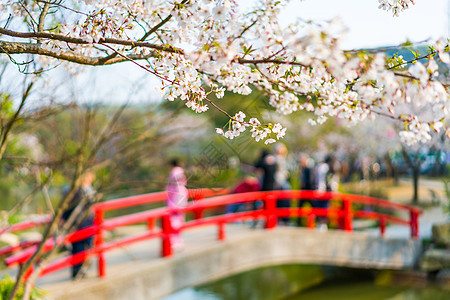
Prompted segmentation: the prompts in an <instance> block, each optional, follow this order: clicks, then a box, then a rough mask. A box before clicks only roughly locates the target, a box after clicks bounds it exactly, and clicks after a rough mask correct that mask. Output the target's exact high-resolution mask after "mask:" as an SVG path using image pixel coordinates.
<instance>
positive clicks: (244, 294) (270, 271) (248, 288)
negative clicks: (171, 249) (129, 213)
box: [164, 265, 450, 300]
mask: <svg viewBox="0 0 450 300" xmlns="http://www.w3.org/2000/svg"><path fill="white" fill-rule="evenodd" d="M377 273H378V272H375V271H370V270H354V269H346V268H336V267H321V266H310V265H283V266H276V267H267V268H261V269H257V270H252V271H249V272H245V273H242V274H238V275H235V276H231V277H228V278H225V279H222V280H218V281H215V282H212V283H208V284H205V285H202V286H198V287H195V288H187V289H184V290H182V291H180V292H177V293H175V294H173V295H171V296H169V297H166V298H164V300H194V299H195V300H253V299H254V300H278V299H286V300H300V299H301V300H320V299H324V300H325V299H326V300H328V299H333V300H379V299H390V300H422V299H424V300H427V299H430V300H441V299H442V300H444V299H445V300H448V299H450V291H449V290H444V289H442V288H439V287H437V286H430V285H428V286H426V287H424V288H420V289H419V288H417V286H416V285H414V287H408V286H405V285H399V284H394V285H392V284H391V285H389V284H388V283H387V282H382V281H383V280H379V278H378V280H377V278H376V274H377ZM380 283H382V285H380Z"/></svg>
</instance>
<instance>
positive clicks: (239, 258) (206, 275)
mask: <svg viewBox="0 0 450 300" xmlns="http://www.w3.org/2000/svg"><path fill="white" fill-rule="evenodd" d="M132 230H139V228H138V227H134V228H133V229H132ZM142 230H144V228H143V227H142ZM226 232H227V238H226V241H218V240H217V228H216V227H212V226H209V227H203V228H199V229H194V230H191V231H188V232H186V233H184V234H183V236H184V240H185V247H184V248H183V250H181V251H178V252H176V254H175V255H174V257H172V258H161V257H159V255H160V251H161V250H160V249H161V245H160V240H159V239H156V240H151V241H147V242H142V243H138V244H135V245H132V246H129V247H126V248H125V249H117V250H114V251H111V252H109V253H107V254H106V256H107V257H106V259H107V262H108V266H107V276H106V278H103V279H100V278H97V274H96V270H95V267H96V261H95V260H94V261H93V264H92V266H91V268H90V270H89V272H88V276H87V277H86V278H84V279H83V280H80V281H77V282H72V281H70V280H69V276H70V270H67V269H66V270H63V271H60V272H56V273H54V274H50V275H48V276H45V277H44V278H41V279H39V281H38V283H37V284H38V286H41V287H42V288H44V289H45V290H47V291H48V292H49V293H50V294H49V298H50V299H64V300H69V299H158V298H159V297H161V296H164V295H167V294H170V293H173V292H175V291H177V290H179V289H182V288H184V287H188V286H191V285H197V284H201V283H204V282H207V281H211V280H215V279H218V278H221V277H225V276H229V275H232V274H235V273H239V272H243V271H246V270H249V269H253V268H257V267H263V266H268V265H276V264H284V263H317V264H327V265H338V266H353V267H360V268H392V269H401V268H410V267H412V266H413V264H414V263H415V260H416V258H417V255H418V254H419V252H420V242H418V241H414V240H411V239H405V238H403V239H394V238H379V237H375V236H374V234H371V233H370V232H353V233H351V234H349V233H346V232H343V231H331V230H330V231H327V232H317V231H315V230H309V229H304V228H292V227H278V228H276V229H275V230H272V231H266V230H262V229H249V226H247V225H242V224H241V225H236V224H231V225H227V230H226ZM127 234H129V233H127Z"/></svg>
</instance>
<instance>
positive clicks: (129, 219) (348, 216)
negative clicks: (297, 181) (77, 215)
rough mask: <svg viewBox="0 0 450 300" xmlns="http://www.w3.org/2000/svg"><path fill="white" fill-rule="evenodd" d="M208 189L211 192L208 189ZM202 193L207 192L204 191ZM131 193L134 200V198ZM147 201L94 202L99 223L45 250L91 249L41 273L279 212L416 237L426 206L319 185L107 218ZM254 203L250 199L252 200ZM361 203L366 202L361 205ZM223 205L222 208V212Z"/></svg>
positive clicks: (17, 258) (28, 252) (102, 270)
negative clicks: (128, 232) (366, 223)
mask: <svg viewBox="0 0 450 300" xmlns="http://www.w3.org/2000/svg"><path fill="white" fill-rule="evenodd" d="M156 194H157V195H155V196H154V197H155V198H154V199H156V198H158V197H162V196H163V193H156ZM205 194H208V193H205ZM205 194H202V195H205ZM130 199H131V200H130ZM278 199H290V200H293V199H299V200H301V199H303V200H312V201H331V200H332V201H334V202H336V203H338V204H339V205H337V206H335V207H334V208H317V207H312V208H302V207H299V208H279V207H277V205H276V204H277V200H278ZM256 201H260V202H262V203H263V206H262V207H257V206H255V205H254V207H257V208H255V209H250V210H248V211H243V212H235V213H225V207H227V206H228V205H230V204H236V203H249V204H251V203H253V202H256ZM143 202H145V201H144V200H142V198H140V197H139V196H135V197H129V198H124V199H118V200H112V201H109V202H105V203H101V205H97V206H96V207H95V208H94V212H95V216H96V217H95V223H94V225H93V226H91V227H88V228H84V229H81V230H79V231H76V232H73V233H71V234H69V235H67V236H65V237H59V238H57V239H49V240H48V241H46V242H45V245H44V252H45V251H49V250H50V249H52V248H53V247H54V246H55V243H56V244H60V243H65V244H66V243H72V242H75V241H80V240H83V239H86V238H87V237H89V236H94V246H93V248H92V249H89V250H86V251H84V252H80V253H78V254H75V255H71V256H68V257H65V258H62V259H59V260H56V261H53V262H51V263H50V264H48V265H47V266H46V267H45V268H44V269H43V270H42V271H41V273H40V275H41V276H43V275H45V274H48V273H51V272H54V271H57V270H60V269H63V268H67V267H69V266H71V265H74V264H78V263H80V262H82V261H84V260H86V259H87V258H89V257H91V256H96V257H97V258H98V274H99V276H100V277H104V276H105V275H106V259H105V253H106V252H108V251H110V250H113V249H117V248H119V247H123V246H126V245H130V244H133V243H136V242H140V241H145V240H149V239H154V238H159V239H161V255H162V256H164V257H169V256H171V255H172V254H173V247H172V244H171V236H172V235H173V234H174V233H178V232H183V231H186V230H190V229H192V228H198V227H200V226H208V225H209V226H211V225H212V226H217V229H218V231H217V238H218V239H219V240H224V239H225V238H226V230H225V229H226V228H225V225H226V224H227V223H231V222H235V221H245V220H258V219H260V220H264V221H265V228H266V229H273V228H275V227H276V226H277V220H278V218H280V217H293V216H295V217H306V218H307V220H308V222H307V224H308V225H307V226H308V227H309V228H314V226H315V218H316V217H331V216H332V217H334V218H336V219H337V220H338V224H339V226H338V228H339V229H343V230H345V231H348V232H351V231H352V230H353V220H354V219H357V218H362V219H372V220H377V221H378V223H379V227H380V234H381V235H384V233H385V228H386V224H387V223H393V224H400V225H406V226H409V227H410V228H411V237H412V238H417V237H418V235H419V232H418V217H419V215H420V214H421V210H420V209H417V208H414V207H411V206H408V205H403V204H398V203H392V202H389V201H386V200H381V199H376V198H372V197H367V196H358V195H349V194H340V193H331V192H318V191H267V192H251V193H242V194H228V195H221V196H214V197H210V198H205V199H203V200H199V201H194V202H191V204H190V205H189V206H188V207H186V208H182V209H169V208H167V207H161V208H156V209H151V210H147V211H142V212H138V213H133V214H128V215H123V216H120V217H113V218H108V219H105V218H104V215H105V214H104V213H105V211H108V210H115V209H122V208H125V207H130V206H135V205H141V204H143ZM357 204H362V205H365V206H372V207H381V208H384V209H388V210H390V211H392V212H404V213H406V214H407V217H406V218H404V217H402V216H394V215H392V214H388V213H386V212H383V213H382V212H375V211H365V210H363V209H357V208H355V207H356V205H357ZM250 206H251V205H250ZM360 206H361V205H360ZM208 211H213V212H214V214H213V215H211V214H209V216H205V212H208ZM218 211H221V213H217V212H218ZM175 212H177V213H187V214H193V215H194V219H193V220H191V221H188V222H186V223H185V224H184V225H183V226H182V227H181V228H174V227H173V226H172V224H171V218H170V217H171V215H172V214H173V213H175ZM155 220H160V227H155V226H154V223H155ZM139 223H146V224H152V225H151V226H147V230H146V231H144V232H143V233H140V234H136V235H133V236H126V237H122V238H118V239H116V240H112V241H105V239H104V232H105V231H110V230H113V229H115V228H118V227H122V226H127V225H132V224H139ZM35 249H36V246H32V247H29V248H27V249H25V250H22V251H20V252H18V253H16V254H14V255H12V256H10V257H8V258H7V259H6V260H5V262H6V264H7V265H9V266H12V265H15V264H20V263H23V262H25V261H27V260H28V259H29V258H30V257H31V256H32V254H33V253H34V251H35Z"/></svg>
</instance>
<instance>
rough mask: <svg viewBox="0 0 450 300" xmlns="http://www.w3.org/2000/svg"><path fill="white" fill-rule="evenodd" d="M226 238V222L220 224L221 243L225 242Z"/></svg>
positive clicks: (219, 235)
mask: <svg viewBox="0 0 450 300" xmlns="http://www.w3.org/2000/svg"><path fill="white" fill-rule="evenodd" d="M225 237H226V233H225V222H219V232H218V238H219V240H220V241H224V240H225Z"/></svg>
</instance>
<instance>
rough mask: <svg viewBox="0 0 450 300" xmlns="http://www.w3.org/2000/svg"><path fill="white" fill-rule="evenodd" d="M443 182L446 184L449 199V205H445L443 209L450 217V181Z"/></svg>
mask: <svg viewBox="0 0 450 300" xmlns="http://www.w3.org/2000/svg"><path fill="white" fill-rule="evenodd" d="M442 182H443V184H444V188H445V196H446V198H447V203H445V204H444V206H443V207H442V209H443V210H444V213H446V214H448V215H449V216H450V179H443V180H442Z"/></svg>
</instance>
